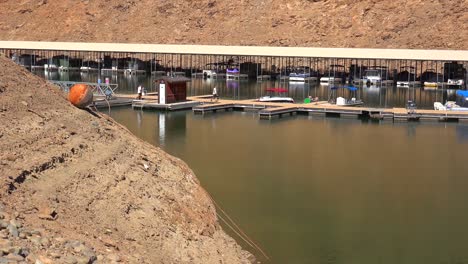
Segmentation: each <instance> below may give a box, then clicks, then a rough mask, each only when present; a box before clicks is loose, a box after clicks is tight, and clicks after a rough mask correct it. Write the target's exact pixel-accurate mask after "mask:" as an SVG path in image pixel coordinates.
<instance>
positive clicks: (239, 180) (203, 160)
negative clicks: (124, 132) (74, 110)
mask: <svg viewBox="0 0 468 264" xmlns="http://www.w3.org/2000/svg"><path fill="white" fill-rule="evenodd" d="M111 115H112V117H113V118H114V119H115V120H117V121H118V122H120V123H121V124H123V125H125V126H126V127H128V128H129V129H130V130H131V131H132V132H133V133H135V135H137V136H138V137H140V138H142V139H144V140H146V141H148V142H150V143H152V144H154V145H156V146H160V147H161V148H163V149H164V150H165V151H167V152H169V153H170V154H172V155H175V156H177V157H180V158H181V159H183V160H184V161H185V162H187V163H188V165H189V166H190V167H191V168H192V169H193V170H194V172H195V174H196V175H197V177H198V178H199V179H200V181H201V183H202V185H203V187H204V188H206V189H207V190H208V192H209V193H211V195H212V196H213V197H214V199H215V200H216V201H217V202H218V203H219V204H220V205H221V206H222V208H223V209H224V210H225V211H227V212H228V214H229V215H230V216H231V217H232V218H233V219H234V220H235V221H236V223H237V224H238V225H239V226H240V227H242V229H243V230H244V231H245V232H246V233H247V234H248V235H249V236H250V237H251V238H252V239H253V240H255V241H256V242H257V243H258V244H259V245H261V247H262V248H263V249H264V250H265V251H266V252H267V254H268V255H269V256H270V258H271V261H270V262H268V263H356V264H357V263H360V264H363V263H369V264H371V263H372V264H374V263H389V264H390V263H392V264H394V263H402V264H403V263H408V264H413V263H447V264H448V263H468V228H467V223H468V192H467V187H468V162H466V158H467V155H466V153H467V149H468V126H467V125H460V124H454V123H433V124H431V123H424V124H416V123H403V124H393V123H384V124H379V123H370V122H369V123H368V122H365V121H360V120H346V119H335V118H312V117H308V116H294V117H288V118H284V119H277V120H272V121H267V120H259V118H258V115H257V114H256V113H252V112H219V113H216V114H208V115H204V116H202V115H194V114H193V113H192V112H191V111H182V112H170V113H162V112H153V111H134V110H132V109H131V108H115V109H112V113H111ZM225 229H226V228H225ZM226 230H227V231H229V230H228V229H226ZM230 234H231V235H233V237H236V236H235V235H234V234H232V232H231V233H230ZM236 239H237V240H238V242H239V243H241V244H242V241H241V240H240V239H238V238H236ZM242 245H243V246H244V247H245V248H246V249H248V250H250V251H252V252H254V253H255V254H256V255H257V256H259V258H260V260H262V262H265V260H264V259H262V258H261V257H260V256H261V255H260V254H259V253H258V252H256V251H254V250H252V249H251V248H249V247H248V246H247V245H245V244H242Z"/></svg>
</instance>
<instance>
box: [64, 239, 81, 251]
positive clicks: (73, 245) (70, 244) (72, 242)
mask: <svg viewBox="0 0 468 264" xmlns="http://www.w3.org/2000/svg"><path fill="white" fill-rule="evenodd" d="M81 244H83V243H81V242H80V241H77V240H69V241H66V242H65V247H67V248H72V249H74V248H77V247H79V246H81Z"/></svg>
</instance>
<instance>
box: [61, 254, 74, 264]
mask: <svg viewBox="0 0 468 264" xmlns="http://www.w3.org/2000/svg"><path fill="white" fill-rule="evenodd" d="M62 260H63V263H65V264H77V263H78V261H77V260H76V258H75V257H73V256H65V257H63V258H62Z"/></svg>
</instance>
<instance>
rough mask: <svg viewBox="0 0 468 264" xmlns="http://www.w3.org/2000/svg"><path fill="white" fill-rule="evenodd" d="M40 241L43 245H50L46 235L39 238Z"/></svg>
mask: <svg viewBox="0 0 468 264" xmlns="http://www.w3.org/2000/svg"><path fill="white" fill-rule="evenodd" d="M40 242H41V245H43V246H44V247H50V240H49V239H48V238H47V237H44V238H41V241H40Z"/></svg>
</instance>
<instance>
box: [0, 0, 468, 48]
mask: <svg viewBox="0 0 468 264" xmlns="http://www.w3.org/2000/svg"><path fill="white" fill-rule="evenodd" d="M0 39H2V40H44V41H45V40H49V41H89V42H138V43H177V44H219V45H229V44H230V45H269V46H309V47H375V48H427V49H468V41H467V40H468V0H431V1H423V0H405V1H404V0H394V1H388V0H335V1H333V0H329V1H327V0H322V1H321V0H295V1H283V0H250V1H248V0H237V1H220V0H199V1H188V0H171V1H169V0H160V1H152V0H139V1H133V0H112V1H109V0H81V1H77V0H60V1H50V0H49V1H47V0H20V1H18V0H0Z"/></svg>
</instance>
